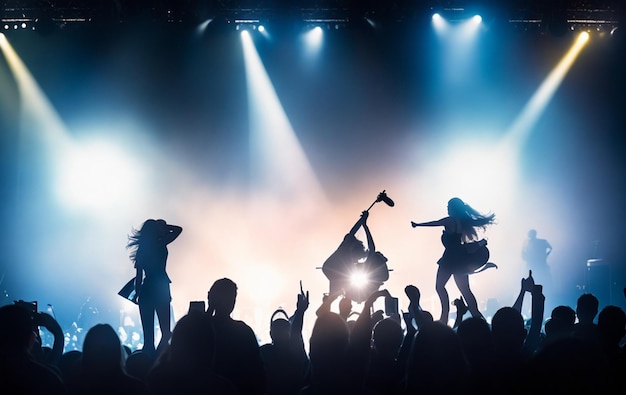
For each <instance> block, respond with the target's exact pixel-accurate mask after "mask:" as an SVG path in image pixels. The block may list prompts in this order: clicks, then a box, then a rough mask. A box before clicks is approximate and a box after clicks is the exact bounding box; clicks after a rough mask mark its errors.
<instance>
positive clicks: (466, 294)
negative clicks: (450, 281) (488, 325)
mask: <svg viewBox="0 0 626 395" xmlns="http://www.w3.org/2000/svg"><path fill="white" fill-rule="evenodd" d="M454 282H455V283H456V286H457V287H458V288H459V291H461V295H463V298H464V299H465V302H466V303H467V309H468V310H469V312H470V313H472V317H478V318H483V319H484V318H485V317H483V315H482V313H481V312H480V311H479V310H478V302H477V301H476V297H475V296H474V293H473V292H472V290H471V289H470V285H469V275H468V274H455V275H454Z"/></svg>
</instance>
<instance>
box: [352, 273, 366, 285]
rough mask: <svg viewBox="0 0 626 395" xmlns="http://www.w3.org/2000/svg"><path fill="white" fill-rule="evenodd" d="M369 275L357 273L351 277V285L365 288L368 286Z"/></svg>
mask: <svg viewBox="0 0 626 395" xmlns="http://www.w3.org/2000/svg"><path fill="white" fill-rule="evenodd" d="M367 282H368V279H367V273H365V272H361V271H357V272H354V273H352V274H351V275H350V283H351V284H352V285H354V286H355V287H357V288H363V287H364V286H365V284H367Z"/></svg>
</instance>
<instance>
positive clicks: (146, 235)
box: [127, 219, 183, 353]
mask: <svg viewBox="0 0 626 395" xmlns="http://www.w3.org/2000/svg"><path fill="white" fill-rule="evenodd" d="M182 231H183V228H181V227H180V226H177V225H170V224H167V223H166V222H165V221H164V220H162V219H159V220H154V219H148V220H146V221H145V222H144V223H143V225H142V227H141V229H140V230H133V232H132V234H131V235H130V236H129V237H128V244H127V248H129V249H131V253H130V259H131V261H132V262H133V263H134V265H135V268H136V269H137V275H136V277H135V292H136V293H135V299H136V302H137V303H138V304H139V315H140V317H141V327H142V329H143V338H144V346H143V350H142V351H144V352H146V353H154V351H155V348H154V314H155V313H156V315H157V317H158V320H159V327H160V329H161V341H160V342H159V345H158V347H157V350H161V349H162V348H163V347H164V346H165V345H166V344H167V343H168V342H169V340H170V338H171V336H172V332H171V328H170V302H171V300H172V296H171V293H170V283H171V280H170V278H169V277H168V275H167V272H166V271H165V266H166V263H167V256H168V251H167V245H168V244H169V243H171V242H172V241H174V240H176V238H177V237H178V236H179V235H180V233H181V232H182ZM144 275H145V276H144Z"/></svg>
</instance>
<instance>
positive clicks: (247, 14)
mask: <svg viewBox="0 0 626 395" xmlns="http://www.w3.org/2000/svg"><path fill="white" fill-rule="evenodd" d="M623 3H624V2H623V0H153V1H150V0H5V1H0V21H1V22H2V23H4V24H9V23H12V22H35V21H41V20H47V21H50V20H52V21H53V22H54V23H56V24H69V23H89V22H94V21H105V22H111V23H124V22H128V21H132V20H133V19H135V18H138V17H143V18H151V19H154V20H159V21H165V22H170V23H196V22H198V21H202V20H204V19H207V18H224V19H227V20H229V21H232V20H235V19H254V20H272V19H274V20H275V19H281V18H282V19H283V20H286V19H288V20H295V21H298V20H300V21H306V20H311V19H316V20H341V21H343V22H346V23H348V22H353V21H358V20H362V19H363V18H364V17H371V18H378V19H381V20H382V19H384V20H387V21H391V22H402V21H406V20H411V19H415V18H419V17H421V16H423V15H429V14H430V13H431V12H433V11H443V12H447V13H450V14H459V15H461V14H462V13H464V12H474V10H476V11H477V12H482V13H491V15H492V16H493V17H495V18H501V19H502V20H505V21H509V22H511V23H539V22H543V23H545V22H547V21H552V20H560V21H568V22H569V23H572V24H592V25H595V24H612V25H613V26H617V24H619V20H620V19H621V16H623V12H624V8H625V7H624V5H623Z"/></svg>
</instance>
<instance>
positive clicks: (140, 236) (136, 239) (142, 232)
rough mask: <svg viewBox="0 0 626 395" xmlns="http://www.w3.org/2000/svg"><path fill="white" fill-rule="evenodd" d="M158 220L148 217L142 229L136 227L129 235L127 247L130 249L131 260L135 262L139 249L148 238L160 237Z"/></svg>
mask: <svg viewBox="0 0 626 395" xmlns="http://www.w3.org/2000/svg"><path fill="white" fill-rule="evenodd" d="M158 225H159V223H158V221H156V220H154V219H148V220H146V222H144V223H143V225H142V226H141V229H135V228H133V230H132V231H131V234H130V235H128V243H127V244H126V248H127V249H129V250H130V260H131V261H132V262H133V263H135V260H136V258H137V251H138V250H139V248H140V247H141V245H142V243H144V241H146V240H154V239H155V238H156V237H158V236H157V235H158Z"/></svg>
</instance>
